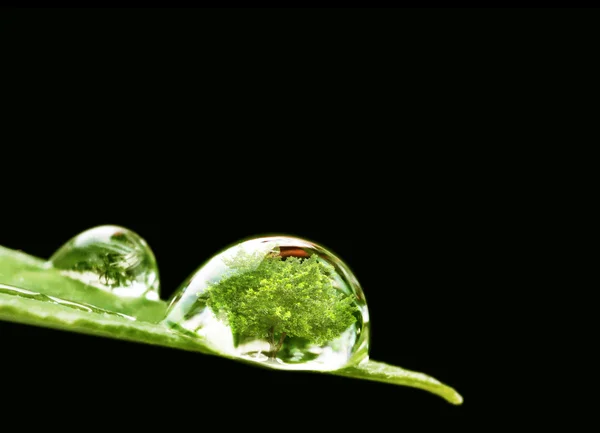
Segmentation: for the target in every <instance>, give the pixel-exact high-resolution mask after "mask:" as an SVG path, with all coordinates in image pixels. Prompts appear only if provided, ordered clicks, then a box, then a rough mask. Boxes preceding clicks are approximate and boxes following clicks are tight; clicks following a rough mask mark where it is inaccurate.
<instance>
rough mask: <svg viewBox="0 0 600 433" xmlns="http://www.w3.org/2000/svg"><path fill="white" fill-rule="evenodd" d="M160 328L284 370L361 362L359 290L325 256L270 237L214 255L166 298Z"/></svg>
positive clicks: (365, 317) (365, 330) (364, 324)
mask: <svg viewBox="0 0 600 433" xmlns="http://www.w3.org/2000/svg"><path fill="white" fill-rule="evenodd" d="M163 323H164V324H165V325H167V326H169V327H170V328H172V329H174V330H177V331H179V332H182V333H185V334H188V335H190V334H191V335H193V336H195V337H201V338H203V339H204V340H205V342H206V343H207V344H208V345H210V346H211V347H212V348H213V349H214V350H217V351H219V352H221V353H224V354H227V355H230V356H234V357H237V358H241V359H245V360H248V361H253V362H258V363H261V364H263V365H265V366H268V367H272V368H278V369H288V370H321V371H327V370H337V369H339V368H343V367H346V366H350V365H356V364H359V363H361V362H363V361H366V360H367V359H368V348H369V314H368V310H367V303H366V300H365V296H364V294H363V291H362V289H361V287H360V285H359V283H358V281H357V280H356V278H355V277H354V275H353V274H352V272H351V271H350V270H349V269H348V267H347V266H346V265H345V264H344V263H343V262H342V261H341V260H340V259H339V258H338V257H336V256H335V255H334V254H333V253H331V252H330V251H328V250H326V249H325V248H322V247H321V246H319V245H317V244H315V243H312V242H310V241H307V240H303V239H298V238H293V237H286V236H277V237H264V238H257V239H251V240H247V241H244V242H241V243H239V244H237V245H234V246H233V247H231V248H229V249H227V250H225V251H223V252H221V253H220V254H217V255H216V256H214V257H213V258H212V259H210V260H209V261H208V262H206V263H205V264H204V265H203V266H201V267H200V268H199V269H198V270H197V271H196V272H195V273H194V274H193V275H192V276H191V277H189V278H188V279H187V280H186V281H185V282H184V283H183V284H182V285H181V287H180V288H179V289H178V291H177V292H175V294H174V295H173V297H172V298H171V302H170V305H169V309H168V311H167V314H166V318H165V320H164V321H163Z"/></svg>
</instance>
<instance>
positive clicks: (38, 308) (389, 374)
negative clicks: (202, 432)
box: [0, 247, 463, 405]
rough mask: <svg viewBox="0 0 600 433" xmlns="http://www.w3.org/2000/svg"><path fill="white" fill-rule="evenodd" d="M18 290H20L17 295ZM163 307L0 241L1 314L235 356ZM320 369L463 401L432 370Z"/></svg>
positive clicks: (378, 367)
mask: <svg viewBox="0 0 600 433" xmlns="http://www.w3.org/2000/svg"><path fill="white" fill-rule="evenodd" d="M15 288H16V289H15ZM18 290H20V295H19V296H15V294H16V293H17V291H18ZM64 300H68V301H72V302H67V301H64ZM73 304H75V307H77V306H78V305H79V307H77V308H73ZM166 307H167V305H166V303H165V302H162V301H149V300H146V299H139V300H124V299H122V298H119V297H117V296H115V295H112V294H111V293H108V292H104V291H102V290H100V289H97V288H95V287H90V286H86V285H84V284H83V283H81V282H79V281H76V280H73V279H70V278H68V277H65V276H63V275H61V274H60V273H59V272H57V271H56V270H54V269H51V268H47V267H46V266H45V261H43V260H41V259H38V258H36V257H32V256H29V255H27V254H24V253H21V252H18V251H14V250H10V249H7V248H3V247H0V320H6V321H11V322H16V323H23V324H27V325H34V326H41V327H46V328H53V329H59V330H65V331H72V332H79V333H83V334H89V335H94V336H99V337H108V338H115V339H120V340H127V341H132V342H136V343H146V344H152V345H158V346H165V347H171V348H175V349H181V350H188V351H194V352H201V353H204V354H210V355H217V356H221V357H225V358H229V359H234V358H232V357H230V356H227V355H224V354H222V353H219V352H218V351H216V350H214V349H211V348H210V346H209V345H208V344H207V342H205V341H204V340H202V339H201V338H192V337H188V336H185V335H182V334H180V333H177V332H174V331H172V330H170V329H169V328H167V327H165V326H162V325H161V324H160V323H159V322H160V320H161V319H162V317H163V316H164V313H165V311H166ZM115 313H118V314H115ZM127 316H132V317H135V319H136V320H131V319H129V318H128V317H127ZM236 360H237V361H239V360H238V359H236ZM242 362H245V361H242ZM252 365H259V364H255V363H252ZM322 374H334V375H338V376H345V377H351V378H356V379H363V380H371V381H376V382H384V383H389V384H394V385H403V386H410V387H413V388H419V389H422V390H425V391H429V392H431V393H433V394H436V395H438V396H440V397H442V398H444V399H446V400H447V401H448V402H450V403H452V404H456V405H459V404H462V402H463V399H462V397H461V396H460V394H458V393H457V392H456V391H455V390H454V389H453V388H451V387H449V386H447V385H444V384H443V383H441V382H439V381H438V380H436V379H434V378H432V377H430V376H427V375H425V374H423V373H418V372H414V371H409V370H405V369H402V368H400V367H395V366H391V365H387V364H384V363H381V362H376V361H368V362H365V363H362V364H360V365H358V366H355V367H349V368H344V369H341V370H337V371H332V372H325V373H322Z"/></svg>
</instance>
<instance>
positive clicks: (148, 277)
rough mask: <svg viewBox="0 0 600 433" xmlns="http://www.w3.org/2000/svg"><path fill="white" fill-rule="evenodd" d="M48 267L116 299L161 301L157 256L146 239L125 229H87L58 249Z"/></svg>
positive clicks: (104, 227) (101, 227) (112, 227)
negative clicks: (109, 293)
mask: <svg viewBox="0 0 600 433" xmlns="http://www.w3.org/2000/svg"><path fill="white" fill-rule="evenodd" d="M48 264H49V266H51V267H54V268H56V269H58V270H60V271H61V273H62V274H64V275H66V276H69V277H71V278H75V279H77V280H79V281H81V282H83V283H85V284H86V285H89V286H93V287H96V288H99V289H103V290H106V291H108V292H111V293H114V294H115V295H117V296H122V297H126V298H146V299H149V300H153V301H154V300H158V299H159V285H160V283H159V276H158V267H157V265H156V259H155V257H154V253H153V252H152V250H151V249H150V247H149V246H148V244H147V243H146V241H145V240H144V239H142V238H141V237H140V236H139V235H138V234H136V233H134V232H132V231H131V230H129V229H126V228H124V227H119V226H113V225H106V226H99V227H94V228H92V229H89V230H86V231H84V232H83V233H80V234H78V235H77V236H75V237H74V238H72V239H71V240H69V241H68V242H67V243H66V244H64V245H63V246H62V247H61V248H59V249H58V250H57V251H56V252H55V253H54V255H53V256H52V257H51V258H50V260H49V261H48Z"/></svg>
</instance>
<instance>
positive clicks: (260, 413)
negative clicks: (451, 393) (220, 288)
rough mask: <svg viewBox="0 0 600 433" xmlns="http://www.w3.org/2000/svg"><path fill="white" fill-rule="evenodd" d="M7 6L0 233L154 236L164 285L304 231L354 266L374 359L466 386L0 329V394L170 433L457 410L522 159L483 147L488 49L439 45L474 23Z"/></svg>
mask: <svg viewBox="0 0 600 433" xmlns="http://www.w3.org/2000/svg"><path fill="white" fill-rule="evenodd" d="M11 12H12V13H11V14H9V15H8V16H9V19H6V20H5V21H4V27H3V30H4V33H5V36H6V37H5V38H4V42H5V43H6V48H7V51H6V52H5V54H4V56H5V57H4V58H5V59H6V60H7V61H9V62H8V63H6V64H9V65H10V67H9V68H8V69H9V72H11V73H12V76H11V79H10V80H9V82H10V85H9V86H7V90H8V91H7V92H6V93H7V94H10V96H11V99H10V102H7V103H6V106H7V107H8V108H10V110H9V114H8V115H7V117H6V121H5V125H7V130H8V131H9V132H7V133H6V134H5V136H6V141H5V143H10V148H11V152H14V153H10V154H9V153H8V152H5V153H4V155H3V157H2V160H1V163H2V167H3V179H4V182H5V185H8V186H9V187H7V188H5V191H4V192H3V193H4V203H5V204H6V209H5V210H3V212H2V214H1V218H2V219H1V221H2V224H1V225H0V244H1V245H4V246H7V247H11V248H15V249H21V250H23V251H26V252H28V253H30V254H33V255H37V256H41V257H49V256H50V255H51V254H52V252H53V251H54V250H55V249H57V248H58V247H59V246H60V245H61V244H62V243H63V242H65V241H67V240H68V239H69V238H70V237H72V236H74V235H76V234H77V233H78V232H81V231H83V230H85V229H88V228H90V227H93V226H96V225H100V224H117V225H122V226H125V227H128V228H130V229H132V230H134V231H136V232H137V233H139V234H140V235H141V236H143V237H144V238H145V239H146V240H147V241H148V242H149V244H150V246H151V247H152V249H153V250H154V252H155V255H156V257H157V260H158V264H159V270H160V274H161V281H162V295H163V298H164V299H167V298H168V297H169V295H170V294H171V293H172V292H173V291H174V290H175V288H176V287H177V286H178V285H179V284H180V283H181V282H182V281H183V280H184V279H185V278H186V277H187V276H188V275H189V274H191V273H192V272H193V271H194V270H195V269H196V268H197V267H198V266H199V265H200V264H202V263H203V262H204V261H205V260H206V259H208V258H209V257H210V256H211V255H212V254H214V253H216V252H217V251H219V250H220V249H222V248H224V247H226V246H228V245H230V244H231V243H233V242H236V241H238V240H240V239H243V238H247V237H251V236H257V235H262V234H269V233H281V234H290V235H294V236H299V237H303V238H307V239H311V240H313V241H316V242H318V243H321V244H323V245H324V246H326V247H328V248H330V249H331V250H333V251H334V252H336V253H337V254H338V255H339V256H340V257H341V258H342V259H343V260H345V261H346V262H347V263H348V264H349V266H350V267H351V269H353V271H354V272H355V274H356V276H357V277H358V279H359V281H360V282H361V284H362V287H363V289H364V292H365V294H366V297H367V301H368V305H369V310H370V315H371V324H372V328H371V329H372V333H371V335H372V337H371V351H370V354H371V358H372V359H374V360H379V361H384V362H387V363H390V364H395V365H400V366H403V367H405V368H409V369H414V370H417V371H423V372H426V373H428V374H430V375H432V376H434V377H436V378H438V379H440V380H441V381H443V382H445V383H447V384H449V385H451V386H453V387H455V388H456V389H458V390H459V391H460V392H461V393H462V394H463V396H464V397H465V404H464V405H463V406H460V407H455V406H452V405H450V404H448V403H446V402H444V401H443V400H442V399H440V398H438V397H436V396H433V395H431V394H428V393H425V392H423V391H419V390H414V389H409V388H403V387H395V386H392V385H386V384H379V383H374V382H366V381H358V380H351V379H345V378H338V377H333V376H321V375H316V374H309V373H294V372H279V371H268V370H262V369H257V368H253V367H250V366H247V365H243V364H239V363H235V362H231V361H227V360H223V359H219V358H214V357H206V356H201V355H198V354H194V353H185V352H180V351H175V350H170V349H164V348H157V347H151V346H143V345H137V344H131V343H126V342H120V341H112V340H108V339H100V338H94V337H88V336H81V335H77V334H69V333H65V332H58V331H50V330H45V329H41V328H33V327H26V326H16V325H12V324H6V323H2V324H0V335H1V336H2V337H1V338H2V341H1V346H0V347H1V351H2V352H1V356H0V362H1V364H2V368H3V369H5V368H8V369H12V370H11V371H14V372H15V378H16V379H17V380H16V382H15V383H14V385H6V387H5V389H8V390H9V394H10V395H11V398H12V401H14V402H25V401H27V402H29V403H28V404H32V405H36V407H41V408H43V407H50V408H51V411H53V412H61V413H65V414H68V413H78V414H81V415H82V416H83V417H84V419H86V420H87V421H86V423H91V424H94V423H106V425H113V426H114V425H116V423H118V425H120V426H121V425H122V426H123V428H127V427H128V426H131V427H132V428H133V427H136V428H137V427H140V426H141V428H148V427H146V425H148V426H154V425H155V424H156V425H158V424H160V425H162V426H165V425H166V426H168V427H167V428H171V429H173V430H175V429H189V430H200V429H208V428H211V427H209V424H210V423H211V422H215V421H216V422H217V423H222V427H221V428H224V429H229V428H231V429H246V428H248V429H254V428H259V429H267V430H273V431H281V430H283V429H286V428H291V427H292V426H296V425H298V426H300V427H301V428H305V429H313V428H314V429H315V430H318V431H320V430H324V429H335V430H350V429H352V430H358V429H364V430H369V431H377V432H378V431H387V430H390V429H402V428H411V429H416V431H421V430H423V431H425V430H429V429H433V428H436V427H438V426H439V425H440V423H441V424H443V425H445V426H446V428H450V426H456V427H457V428H461V429H462V428H465V427H466V425H467V423H468V422H470V421H471V420H473V419H474V414H476V413H478V410H475V407H477V406H478V405H482V403H483V397H482V396H481V395H480V394H479V391H478V390H477V388H476V387H475V384H476V383H478V384H480V385H481V381H482V380H483V378H485V377H486V376H487V375H488V374H491V370H492V369H493V367H492V366H491V365H492V364H491V363H492V360H493V359H494V358H495V357H496V354H493V353H489V352H488V351H487V350H486V349H485V348H484V345H485V344H486V342H487V340H488V339H489V338H491V337H490V334H489V331H488V329H487V325H485V324H484V323H485V321H484V320H483V319H484V317H485V316H486V315H488V314H489V313H490V311H491V310H492V309H493V308H494V302H495V300H494V297H495V296H496V295H495V294H496V293H500V290H501V282H500V279H501V278H502V273H503V272H504V271H505V270H506V269H507V268H509V267H510V266H511V265H514V263H511V261H510V258H508V259H507V255H506V251H507V244H510V239H511V237H512V236H513V230H512V224H513V223H514V221H515V220H518V219H519V218H521V217H523V215H522V214H520V213H519V212H518V211H515V209H514V201H518V200H520V199H517V198H516V197H517V196H516V195H515V196H513V195H511V189H512V187H513V179H514V178H515V177H516V176H517V173H518V172H519V170H520V167H519V164H520V158H519V156H518V154H517V156H516V157H515V158H514V159H513V160H512V161H511V165H506V164H505V163H504V161H505V160H506V155H505V150H504V149H503V148H502V147H500V148H499V150H492V149H491V147H490V144H491V143H496V142H502V141H503V140H506V139H510V134H507V132H506V131H507V129H508V126H509V125H510V124H511V122H513V120H511V119H509V118H508V117H507V116H505V115H502V116H497V113H494V112H493V111H492V108H498V106H500V104H501V101H502V98H505V97H506V98H509V96H507V92H509V91H510V86H508V85H507V84H506V83H505V81H504V80H502V79H494V78H493V77H491V76H489V75H487V73H486V72H485V71H486V67H487V66H485V65H483V64H482V62H484V60H481V61H480V62H478V64H477V67H478V68H479V69H478V70H477V71H479V72H477V71H475V72H474V70H473V69H470V70H463V69H461V68H460V66H461V65H462V59H463V58H462V57H460V55H459V53H458V52H457V50H456V46H457V45H460V44H464V43H466V42H469V43H472V40H473V37H474V35H475V34H477V32H478V31H479V30H481V29H482V28H483V27H485V26H486V25H488V24H489V22H486V23H480V24H478V26H479V27H476V28H474V29H473V28H471V29H467V30H465V29H464V28H463V30H462V31H461V32H458V33H457V34H455V36H456V37H457V39H456V40H454V41H453V42H448V43H447V45H444V42H447V41H446V40H445V39H444V38H440V37H438V36H441V33H443V32H441V33H439V34H438V33H431V32H428V31H427V29H430V30H432V31H433V29H434V28H437V23H442V22H445V21H447V16H446V15H444V14H445V13H451V12H443V11H432V12H431V15H429V14H428V12H425V11H414V12H411V15H408V12H406V13H400V12H398V13H397V14H396V15H392V16H391V17H390V15H385V16H384V15H375V14H372V15H367V16H363V17H361V16H360V14H348V15H347V16H346V15H337V14H336V13H335V12H332V11H329V12H322V13H317V12H314V11H313V12H308V14H309V15H308V17H306V18H305V19H303V18H302V17H303V16H305V15H303V13H301V12H298V15H297V16H296V15H293V13H292V12H290V11H286V12H281V11H280V12H279V14H280V15H277V13H276V12H273V13H272V14H268V13H266V12H261V13H260V14H259V13H258V12H256V11H254V12H250V11H241V10H237V11H223V10H221V11H202V10H198V11H194V12H192V11H189V10H188V11H180V12H178V13H177V12H175V11H169V12H166V11H160V10H155V11H146V12H136V11H131V10H129V11H116V10H110V11H98V10H97V11H90V10H82V11H64V10H61V11H43V10H42V11H40V10H35V11H24V10H20V11H11ZM305 12H306V11H305ZM432 17H437V18H438V20H437V21H435V22H432V21H431V20H432V19H433V18H432ZM455 17H456V16H455ZM485 20H488V18H485V17H484V21H485ZM474 25H475V24H474ZM432 35H433V36H432ZM495 42H497V40H495V39H494V38H493V37H492V38H491V39H490V40H489V41H487V42H486V44H487V45H486V48H485V49H486V50H490V49H493V48H491V45H490V44H494V43H495ZM481 52H482V48H481V47H476V46H475V45H473V51H472V52H471V54H469V55H467V56H465V58H466V57H469V56H470V55H472V54H473V53H477V55H479V54H481ZM490 65H491V63H490ZM402 74H407V75H402ZM492 91H493V92H494V93H492ZM490 101H493V104H490ZM492 105H493V106H494V107H492ZM501 114H502V113H501ZM514 121H518V119H517V120H514ZM465 144H469V145H474V147H469V146H464V145H465ZM34 149H35V152H34ZM519 197H521V195H519ZM507 202H511V203H512V204H511V205H510V206H507V205H506V203H507ZM510 248H512V249H514V246H512V247H510ZM507 260H508V261H507ZM490 293H491V297H490ZM7 383H8V382H7ZM22 406H23V405H22V404H21V403H18V404H15V407H22ZM119 416H122V418H118V417H119ZM44 419H48V418H46V417H44ZM142 424H143V426H142ZM161 428H164V427H161Z"/></svg>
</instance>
